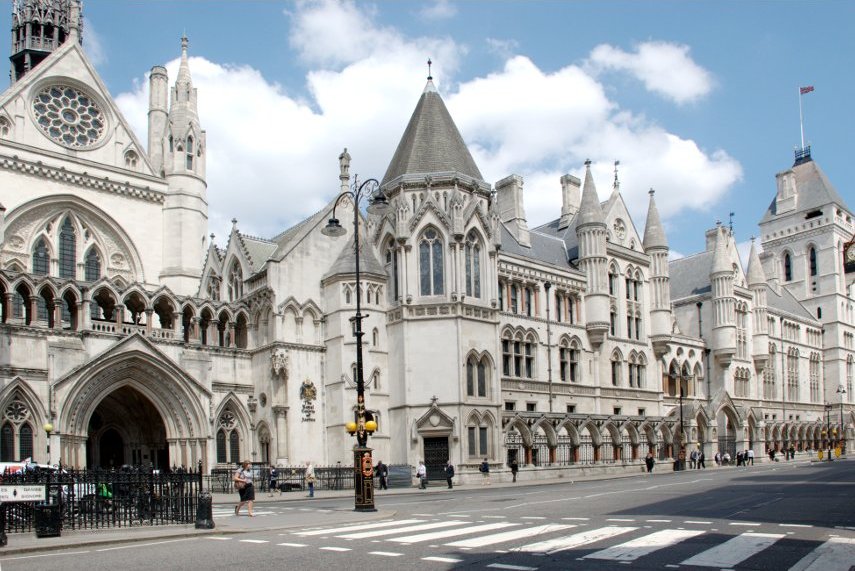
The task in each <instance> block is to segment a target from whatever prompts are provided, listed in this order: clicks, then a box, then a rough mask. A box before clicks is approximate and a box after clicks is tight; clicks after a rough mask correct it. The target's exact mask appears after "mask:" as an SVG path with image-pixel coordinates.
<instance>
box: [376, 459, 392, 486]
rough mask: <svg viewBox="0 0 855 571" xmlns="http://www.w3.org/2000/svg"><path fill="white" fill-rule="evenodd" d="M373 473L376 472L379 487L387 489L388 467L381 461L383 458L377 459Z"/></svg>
mask: <svg viewBox="0 0 855 571" xmlns="http://www.w3.org/2000/svg"><path fill="white" fill-rule="evenodd" d="M374 473H375V474H377V477H378V478H379V479H380V489H381V490H388V489H389V486H388V481H387V478H388V477H389V468H387V467H386V464H384V463H383V460H378V461H377V467H376V468H374Z"/></svg>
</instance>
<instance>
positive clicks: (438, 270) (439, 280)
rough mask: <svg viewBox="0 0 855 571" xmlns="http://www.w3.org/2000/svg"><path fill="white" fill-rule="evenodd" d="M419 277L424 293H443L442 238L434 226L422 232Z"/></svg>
mask: <svg viewBox="0 0 855 571" xmlns="http://www.w3.org/2000/svg"><path fill="white" fill-rule="evenodd" d="M419 277H420V282H421V294H422V295H442V294H443V293H444V291H445V288H444V287H443V278H444V266H443V262H442V239H441V238H440V236H439V233H438V232H437V231H436V230H434V229H433V228H428V229H427V230H425V231H424V232H423V233H422V237H421V240H419Z"/></svg>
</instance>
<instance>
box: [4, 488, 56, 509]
mask: <svg viewBox="0 0 855 571" xmlns="http://www.w3.org/2000/svg"><path fill="white" fill-rule="evenodd" d="M43 501H45V487H44V486H38V485H36V486H26V485H12V486H0V502H3V503H4V504H5V503H7V502H43Z"/></svg>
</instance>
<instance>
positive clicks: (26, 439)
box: [18, 422, 33, 460]
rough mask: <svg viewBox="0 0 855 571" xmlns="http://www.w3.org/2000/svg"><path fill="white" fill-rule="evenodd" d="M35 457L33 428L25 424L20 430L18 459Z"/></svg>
mask: <svg viewBox="0 0 855 571" xmlns="http://www.w3.org/2000/svg"><path fill="white" fill-rule="evenodd" d="M32 457H33V427H32V426H30V425H29V423H26V422H25V423H24V424H22V425H21V426H20V428H19V429H18V458H20V459H22V460H23V459H24V458H32Z"/></svg>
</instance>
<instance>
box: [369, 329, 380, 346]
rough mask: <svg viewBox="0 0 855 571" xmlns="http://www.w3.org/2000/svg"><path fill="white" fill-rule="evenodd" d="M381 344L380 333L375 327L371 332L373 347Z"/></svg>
mask: <svg viewBox="0 0 855 571" xmlns="http://www.w3.org/2000/svg"><path fill="white" fill-rule="evenodd" d="M379 343H380V331H378V330H377V328H376V327H375V328H374V330H373V331H372V332H371V345H372V346H373V347H376V346H377V345H378V344H379Z"/></svg>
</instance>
